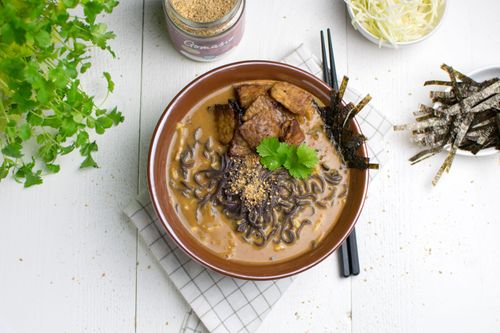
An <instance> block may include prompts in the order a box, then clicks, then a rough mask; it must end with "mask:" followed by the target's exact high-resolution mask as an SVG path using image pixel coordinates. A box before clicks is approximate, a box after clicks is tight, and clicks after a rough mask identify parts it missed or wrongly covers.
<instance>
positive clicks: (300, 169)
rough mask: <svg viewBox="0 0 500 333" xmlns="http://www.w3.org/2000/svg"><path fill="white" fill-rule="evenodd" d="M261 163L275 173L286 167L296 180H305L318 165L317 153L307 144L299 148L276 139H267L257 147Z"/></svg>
mask: <svg viewBox="0 0 500 333" xmlns="http://www.w3.org/2000/svg"><path fill="white" fill-rule="evenodd" d="M257 153H258V154H259V156H260V163H261V164H262V165H263V166H264V167H266V168H267V169H269V170H271V171H273V170H276V169H278V168H280V167H285V168H286V169H287V170H288V172H289V173H290V175H291V176H292V177H294V178H298V179H303V178H307V177H309V176H310V175H311V173H312V171H313V170H314V168H315V167H316V165H317V164H318V161H319V159H318V155H317V153H316V151H315V150H314V149H312V148H310V147H308V146H306V145H305V144H302V145H300V146H298V147H296V146H293V145H289V144H286V143H284V142H280V141H279V140H278V138H276V137H270V138H265V139H264V140H262V142H261V143H260V144H259V145H258V146H257Z"/></svg>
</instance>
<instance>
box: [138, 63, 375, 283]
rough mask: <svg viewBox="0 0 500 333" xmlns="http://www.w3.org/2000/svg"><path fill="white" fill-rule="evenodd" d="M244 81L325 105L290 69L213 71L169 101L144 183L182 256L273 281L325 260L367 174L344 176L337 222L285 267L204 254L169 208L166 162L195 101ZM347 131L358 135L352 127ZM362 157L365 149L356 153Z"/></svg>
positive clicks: (358, 204) (313, 86)
mask: <svg viewBox="0 0 500 333" xmlns="http://www.w3.org/2000/svg"><path fill="white" fill-rule="evenodd" d="M248 80H282V81H288V82H290V83H293V84H295V85H297V86H299V87H302V88H303V89H305V90H307V91H309V92H310V93H312V94H313V95H314V96H316V97H318V98H319V99H320V100H321V101H322V102H323V103H325V104H328V103H329V94H328V92H329V87H328V86H327V85H326V84H325V83H323V82H322V81H321V80H319V79H318V78H317V77H315V76H313V75H311V74H309V73H307V72H305V71H303V70H301V69H298V68H295V67H292V66H289V65H285V64H281V63H276V62H269V61H244V62H238V63H233V64H229V65H225V66H222V67H219V68H216V69H214V70H212V71H210V72H208V73H206V74H204V75H202V76H200V77H198V78H196V79H195V80H194V81H193V82H191V83H190V84H188V85H187V86H186V87H185V88H184V89H182V91H181V92H180V93H179V94H177V96H175V98H174V99H173V100H172V102H171V103H170V104H169V105H168V106H167V108H166V110H165V112H163V114H162V116H161V118H160V120H159V121H158V124H157V126H156V129H155V131H154V134H153V138H152V141H151V147H150V151H149V161H148V182H149V190H150V194H151V198H152V201H153V206H154V208H155V209H156V212H157V213H158V217H159V219H160V221H161V222H162V224H163V226H164V227H165V229H166V231H167V232H168V234H169V235H170V237H172V239H173V240H174V241H175V242H176V243H177V245H178V246H179V247H180V248H181V249H183V250H184V251H185V252H186V253H187V254H188V255H190V256H191V257H192V258H193V259H194V260H196V261H198V262H199V263H201V264H203V265H205V266H206V267H209V268H211V269H213V270H215V271H217V272H219V273H221V274H225V275H229V276H233V277H236V278H241V279H252V280H267V279H279V278H283V277H286V276H290V275H293V274H297V273H299V272H302V271H304V270H306V269H308V268H311V267H313V266H314V265H316V264H318V263H319V262H320V261H322V260H323V259H325V258H326V257H328V256H329V255H330V254H331V253H332V252H333V251H335V249H337V248H338V247H339V246H340V244H341V243H342V242H343V241H344V239H345V238H346V237H347V235H348V234H349V232H350V231H351V229H352V228H353V227H354V224H355V223H356V220H357V218H358V216H359V214H360V212H361V209H362V207H363V203H364V200H365V195H366V190H367V185H368V172H367V171H362V170H355V169H352V170H350V180H349V191H348V196H347V201H346V204H345V206H344V209H343V211H342V213H341V216H340V219H339V220H338V222H337V223H336V224H335V226H334V227H333V229H332V230H331V232H329V233H328V234H327V235H326V236H325V238H324V239H323V240H322V241H321V242H320V244H319V246H318V247H317V248H315V249H314V250H311V251H309V252H306V253H304V254H302V255H300V256H298V257H295V258H292V259H289V260H287V261H283V262H278V263H269V264H260V265H258V264H244V263H239V262H233V261H230V260H226V259H223V258H221V257H219V256H217V255H215V254H214V253H212V252H210V251H209V250H208V249H206V248H205V247H204V246H203V245H202V244H201V243H200V242H199V241H198V240H196V239H195V238H194V237H193V236H192V235H191V234H190V233H189V231H188V230H187V229H186V228H185V227H184V225H183V223H182V222H181V221H180V219H179V217H178V216H177V214H176V213H175V210H174V208H173V207H172V205H171V201H170V198H169V193H168V190H167V156H168V150H169V148H170V143H171V140H172V137H173V134H174V133H175V125H176V124H177V122H179V121H181V120H182V118H183V117H184V115H186V113H188V112H189V111H190V110H191V109H192V108H193V107H194V106H195V105H196V104H197V103H198V102H199V101H200V100H202V99H205V98H206V97H207V96H208V95H209V94H210V93H212V92H214V91H216V90H219V89H220V88H223V87H226V86H228V85H231V84H234V83H237V82H241V81H248ZM350 126H351V128H352V129H353V130H354V131H356V132H360V129H359V126H358V124H357V123H356V122H352V124H350ZM360 151H361V153H362V154H363V155H364V156H367V151H366V147H365V146H363V147H361V148H360Z"/></svg>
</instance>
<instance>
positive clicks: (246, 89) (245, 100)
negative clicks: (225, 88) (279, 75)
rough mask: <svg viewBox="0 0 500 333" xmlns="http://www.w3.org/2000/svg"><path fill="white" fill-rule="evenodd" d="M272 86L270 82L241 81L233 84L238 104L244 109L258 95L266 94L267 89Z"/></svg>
mask: <svg viewBox="0 0 500 333" xmlns="http://www.w3.org/2000/svg"><path fill="white" fill-rule="evenodd" d="M272 86H273V84H272V83H243V84H240V85H237V86H235V90H236V94H237V95H238V100H239V101H240V105H241V106H242V107H243V108H244V109H246V108H247V107H249V106H250V105H251V104H252V103H253V102H254V101H255V100H256V99H257V97H259V96H262V95H265V94H267V91H268V90H269V89H271V87H272Z"/></svg>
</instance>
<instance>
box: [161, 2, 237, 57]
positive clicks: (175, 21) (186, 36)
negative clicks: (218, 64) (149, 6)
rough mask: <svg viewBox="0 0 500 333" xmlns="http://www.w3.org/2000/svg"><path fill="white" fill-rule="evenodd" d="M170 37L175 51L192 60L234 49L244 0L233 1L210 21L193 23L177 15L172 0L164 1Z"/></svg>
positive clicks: (222, 54) (219, 54)
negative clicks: (219, 15)
mask: <svg viewBox="0 0 500 333" xmlns="http://www.w3.org/2000/svg"><path fill="white" fill-rule="evenodd" d="M163 5H164V11H165V17H166V19H167V29H168V33H169V35H170V39H171V40H172V43H173V44H174V46H175V48H176V49H177V51H179V52H180V53H181V54H183V55H184V56H186V57H188V58H190V59H192V60H196V61H215V60H218V59H220V58H221V57H223V56H224V55H225V54H227V53H228V52H229V51H231V50H232V49H233V48H235V47H236V46H237V45H238V44H239V43H240V41H241V38H242V37H243V31H244V28H245V22H244V21H245V0H236V1H235V3H234V6H233V8H231V10H230V11H229V12H228V13H227V14H225V15H224V16H223V17H221V18H220V19H217V20H215V21H212V22H203V23H200V22H195V21H192V20H189V19H187V18H186V17H184V16H182V15H180V14H179V12H178V11H177V10H176V9H175V7H174V6H173V5H172V0H164V1H163Z"/></svg>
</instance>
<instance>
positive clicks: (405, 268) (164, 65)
mask: <svg viewBox="0 0 500 333" xmlns="http://www.w3.org/2000/svg"><path fill="white" fill-rule="evenodd" d="M477 7H478V4H477V3H474V2H471V1H467V2H466V1H450V2H449V11H448V13H447V16H446V18H445V22H444V24H443V26H442V27H441V28H440V29H439V31H438V32H437V33H436V34H435V35H434V36H433V37H432V38H430V39H429V40H428V41H425V42H424V43H422V44H418V45H416V46H413V47H409V48H406V49H401V50H388V49H378V48H377V47H376V46H375V45H373V44H371V43H369V42H368V41H367V40H365V39H364V38H363V37H362V36H361V35H360V34H359V33H358V32H356V31H355V30H353V29H352V27H351V25H350V22H349V18H347V17H346V12H345V9H344V5H343V2H342V1H330V0H321V1H319V0H316V1H314V6H311V1H308V0H296V1H293V2H291V1H285V0H273V1H258V0H255V1H248V4H247V24H246V32H245V36H244V39H243V42H242V44H241V45H240V46H239V47H238V48H237V49H236V51H235V52H233V53H232V54H230V55H229V56H228V57H227V58H225V59H223V60H221V61H219V62H216V63H208V64H203V63H196V62H192V61H190V60H188V59H186V58H184V57H182V56H181V55H179V54H178V53H176V51H175V50H173V48H172V45H171V44H170V41H169V39H168V36H167V33H166V27H165V21H164V17H163V12H162V6H161V2H160V1H158V0H144V2H143V1H137V0H128V1H125V0H124V1H122V2H121V4H120V6H119V7H118V8H117V10H116V11H115V13H113V15H111V16H110V17H108V18H107V19H106V20H107V22H108V23H109V25H110V28H111V29H112V30H113V31H115V32H116V34H117V36H118V37H117V40H115V41H114V42H113V47H114V49H115V50H116V51H117V53H118V54H119V59H117V60H111V59H109V58H108V57H102V56H98V57H97V58H96V59H95V61H94V63H95V64H96V67H97V68H98V69H101V70H107V71H109V72H111V74H112V75H113V77H114V79H115V82H116V89H115V91H116V92H115V93H114V94H113V95H112V96H111V97H110V98H109V100H108V102H107V103H109V105H114V104H117V105H118V106H119V108H120V109H121V110H122V111H123V112H124V113H125V116H126V119H127V120H126V123H124V124H122V125H121V126H120V127H119V128H116V129H113V130H111V131H110V132H109V133H107V134H106V136H104V137H101V138H100V142H101V147H100V148H101V149H100V152H99V154H98V155H97V158H98V159H99V162H100V164H101V168H100V169H97V170H88V171H79V170H77V167H78V163H79V160H78V159H77V158H75V157H69V158H65V159H64V161H63V163H62V166H63V170H62V172H61V174H59V175H57V176H51V177H49V178H47V179H46V184H44V185H43V186H41V187H38V188H33V189H29V190H23V189H21V188H20V186H18V185H17V184H14V183H13V182H12V181H10V180H8V181H6V182H2V183H1V184H0V198H1V199H0V211H1V212H2V216H3V218H2V219H1V222H2V223H3V226H4V228H3V230H2V236H1V237H0V239H1V240H2V241H1V242H0V282H1V283H0V299H1V301H0V332H1V329H2V328H4V329H5V330H6V331H7V332H33V331H37V332H106V333H107V332H123V333H127V332H139V333H149V332H174V333H177V332H178V331H179V328H180V326H181V323H182V320H183V318H184V316H185V314H186V311H187V310H188V306H187V305H186V304H185V302H184V301H183V300H182V298H181V297H180V295H179V293H178V292H177V290H176V289H175V288H174V286H173V284H171V283H170V281H169V280H168V278H167V277H166V275H165V274H164V273H163V272H162V271H161V268H160V266H159V265H158V264H157V263H156V261H155V259H154V258H152V256H151V255H150V254H149V252H148V249H147V248H146V247H145V245H144V244H143V243H142V242H141V241H140V240H138V239H137V235H136V232H135V230H134V229H133V227H132V226H131V225H129V224H128V223H127V221H125V218H124V217H123V215H122V214H121V209H122V207H123V206H124V205H125V204H126V203H127V201H128V200H129V199H130V198H132V197H133V196H134V195H135V194H136V193H138V192H140V191H143V190H145V188H146V183H145V170H146V158H147V149H148V147H149V140H150V137H151V134H152V131H153V128H154V125H155V124H156V121H157V120H158V118H159V116H160V115H161V113H162V111H163V109H164V108H165V106H166V105H167V104H168V102H169V101H170V100H171V99H172V98H173V96H174V95H175V94H176V93H177V92H178V91H179V90H180V89H181V88H182V87H183V86H184V85H185V84H187V83H189V81H191V80H192V79H193V78H195V77H196V76H197V75H200V74H202V73H204V72H206V71H207V70H209V69H212V68H214V67H217V66H220V65H222V64H226V63H229V62H233V61H237V60H245V59H269V60H277V59H280V58H282V57H283V56H285V55H286V54H287V53H289V52H290V51H291V50H293V49H294V48H295V47H297V46H298V45H299V44H300V43H301V42H304V43H305V45H306V46H307V47H309V48H310V49H311V50H312V51H314V52H315V53H316V54H318V55H319V39H318V37H319V30H320V29H324V28H327V27H330V28H332V30H333V33H334V44H335V54H336V60H337V67H338V72H339V74H342V73H347V74H348V75H349V77H350V79H351V81H350V83H351V84H352V86H353V87H354V88H356V89H357V90H358V91H360V92H361V93H370V94H371V95H372V96H373V97H374V99H373V101H372V103H374V104H375V105H376V106H377V107H378V108H379V109H380V110H382V111H383V112H384V113H385V114H387V116H388V117H389V118H390V119H391V120H392V121H393V122H394V123H401V122H407V121H409V120H410V119H411V112H412V111H413V110H415V109H416V107H417V106H418V103H420V102H425V101H427V100H428V97H427V94H428V89H427V88H424V87H422V83H423V82H424V81H425V80H427V79H431V78H436V77H442V78H444V76H443V74H442V73H441V71H440V70H439V65H440V64H441V63H442V62H446V63H448V64H450V65H453V66H455V67H457V68H459V69H462V70H464V71H469V70H473V69H474V68H477V67H481V66H485V65H488V64H493V63H499V61H498V53H499V51H500V43H499V42H500V35H499V34H498V33H497V31H498V28H499V23H498V20H497V18H496V13H498V12H499V10H500V3H498V2H496V1H493V0H491V1H483V2H481V11H480V14H477V15H475V14H474V15H473V13H477V11H476V10H477V9H478V8H477ZM96 72H97V73H98V71H96ZM86 84H88V86H89V87H91V89H93V90H94V91H98V90H99V89H98V88H99V84H103V82H102V81H100V77H99V75H98V74H95V75H93V76H92V75H91V76H90V77H88V78H87V80H86ZM388 142H389V143H388V145H387V151H388V153H389V156H390V162H389V163H388V164H387V165H385V166H384V169H383V170H382V171H381V173H380V175H379V176H378V179H376V181H375V182H374V183H373V184H371V185H370V195H369V198H368V200H367V203H366V206H365V208H364V211H363V215H362V217H361V219H360V221H359V224H358V226H357V232H358V245H359V250H360V260H361V268H362V272H361V274H360V275H359V276H358V277H356V278H352V279H341V278H339V269H338V258H337V257H336V256H332V257H330V258H328V259H327V260H325V261H324V262H323V263H322V264H320V265H318V266H317V267H315V268H314V269H312V270H310V271H308V272H306V273H304V274H301V275H300V276H298V277H297V280H296V281H295V282H294V284H293V286H292V288H291V289H290V291H289V292H287V293H286V295H285V296H284V297H283V299H282V301H280V303H279V304H277V305H276V308H275V309H274V310H273V311H272V312H271V313H270V315H269V317H268V318H267V319H266V321H265V322H264V324H263V325H262V327H261V329H260V330H259V332H273V331H274V332H284V331H287V332H384V333H385V332H429V331H445V332H450V331H452V332H471V331H475V332H497V331H498V329H499V328H500V287H498V284H497V283H496V280H497V279H498V277H499V276H500V267H498V265H496V262H497V261H498V258H499V257H500V250H499V248H498V247H497V246H496V238H497V235H499V234H500V224H499V222H500V216H499V214H498V212H497V207H496V204H495V203H496V201H498V193H499V192H498V191H499V188H500V179H499V177H498V168H499V164H500V160H499V158H498V155H496V156H493V157H487V158H464V157H457V159H456V160H455V165H454V166H453V168H452V169H451V171H450V173H449V174H446V175H444V176H443V178H442V179H441V182H440V184H439V185H438V187H436V188H431V185H430V181H431V178H432V176H433V174H434V172H435V171H436V170H437V168H438V167H439V164H440V162H441V159H442V158H444V155H440V156H439V158H435V159H432V160H429V161H425V162H423V163H421V164H420V165H416V166H410V165H409V164H408V162H407V160H406V159H407V157H409V156H410V155H411V153H412V152H416V147H415V146H413V145H412V144H411V143H409V141H408V137H407V135H406V134H404V133H391V134H390V136H389V138H388ZM136 262H137V264H136Z"/></svg>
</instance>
